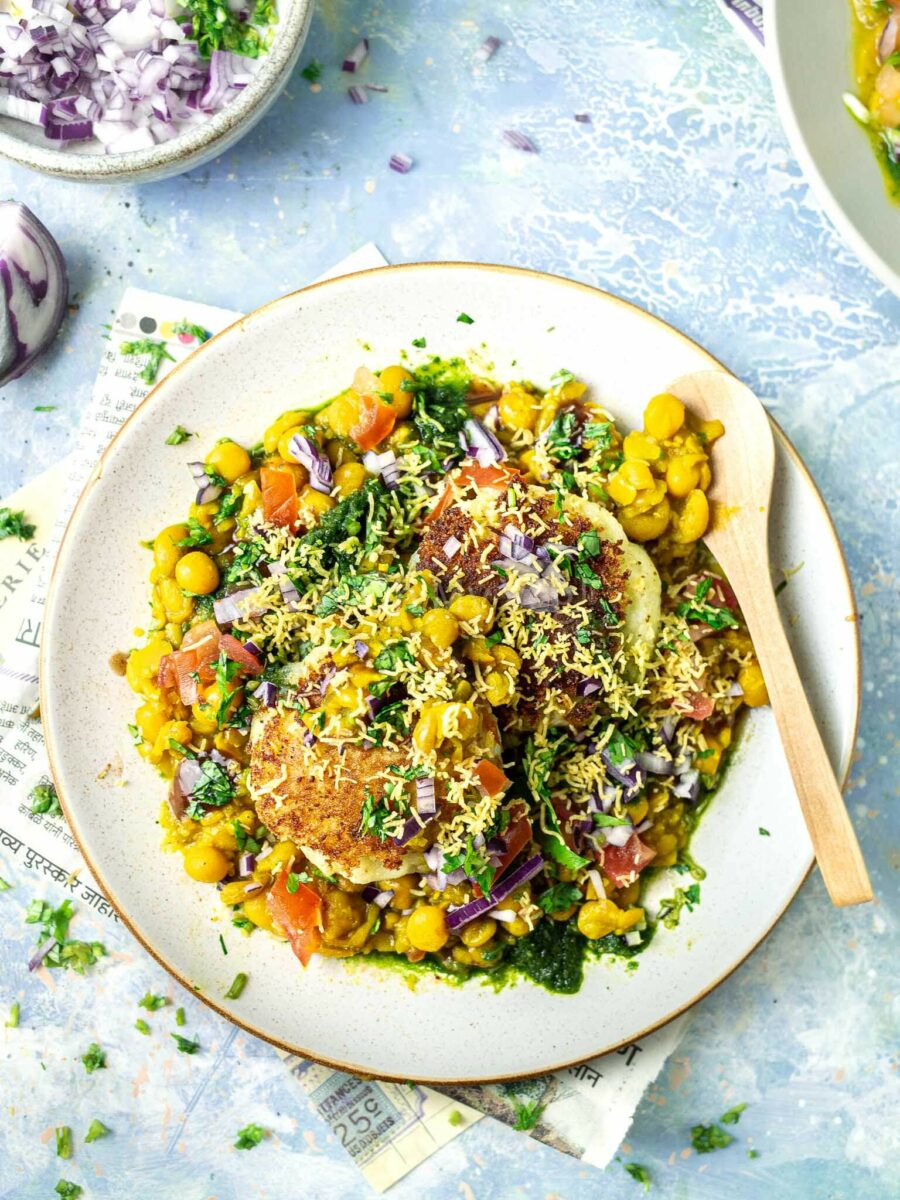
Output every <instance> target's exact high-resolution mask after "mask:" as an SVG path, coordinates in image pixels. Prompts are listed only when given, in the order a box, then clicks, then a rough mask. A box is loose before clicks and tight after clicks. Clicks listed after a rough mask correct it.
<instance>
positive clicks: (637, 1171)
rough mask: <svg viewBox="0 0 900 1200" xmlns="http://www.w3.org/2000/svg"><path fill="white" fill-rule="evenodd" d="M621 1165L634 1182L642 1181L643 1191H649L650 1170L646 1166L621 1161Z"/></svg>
mask: <svg viewBox="0 0 900 1200" xmlns="http://www.w3.org/2000/svg"><path fill="white" fill-rule="evenodd" d="M622 1166H623V1167H624V1168H625V1170H626V1171H627V1172H628V1174H629V1175H630V1176H631V1178H632V1179H633V1180H634V1181H635V1183H642V1184H643V1185H644V1191H645V1192H649V1191H650V1183H651V1179H650V1172H649V1171H648V1170H647V1168H646V1167H642V1166H641V1165H640V1163H622Z"/></svg>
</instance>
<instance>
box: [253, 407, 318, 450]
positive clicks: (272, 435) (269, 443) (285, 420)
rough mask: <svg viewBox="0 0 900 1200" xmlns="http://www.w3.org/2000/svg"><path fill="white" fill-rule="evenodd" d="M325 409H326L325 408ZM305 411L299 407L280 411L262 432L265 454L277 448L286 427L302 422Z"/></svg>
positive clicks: (292, 426) (294, 426)
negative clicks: (277, 416)
mask: <svg viewBox="0 0 900 1200" xmlns="http://www.w3.org/2000/svg"><path fill="white" fill-rule="evenodd" d="M326 411H327V410H326ZM306 415H307V414H306V413H304V412H302V411H301V410H300V409H296V408H294V409H289V410H288V412H285V413H282V414H281V416H280V417H279V418H278V419H277V420H276V421H273V422H272V424H271V425H270V426H269V428H268V429H267V430H266V432H265V433H264V434H263V449H264V450H265V452H266V454H274V453H275V452H276V450H277V449H278V443H279V441H280V439H281V436H282V434H283V433H285V432H286V431H287V430H288V429H291V428H294V429H296V427H297V426H298V425H301V424H302V423H303V420H304V418H305V417H306Z"/></svg>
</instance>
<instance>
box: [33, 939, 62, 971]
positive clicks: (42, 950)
mask: <svg viewBox="0 0 900 1200" xmlns="http://www.w3.org/2000/svg"><path fill="white" fill-rule="evenodd" d="M55 945H56V938H52V937H51V938H47V940H46V941H45V942H41V944H40V946H38V948H37V949H36V950H35V952H34V953H33V954H32V956H31V958H29V960H28V970H29V971H36V970H37V969H38V967H39V966H40V965H41V963H42V962H43V961H44V959H45V958H46V957H47V955H48V954H49V953H50V951H51V950H52V949H53V947H54V946H55Z"/></svg>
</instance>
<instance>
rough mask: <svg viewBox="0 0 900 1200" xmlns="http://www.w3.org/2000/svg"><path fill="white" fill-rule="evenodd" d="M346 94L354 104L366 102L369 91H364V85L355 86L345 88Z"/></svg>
mask: <svg viewBox="0 0 900 1200" xmlns="http://www.w3.org/2000/svg"><path fill="white" fill-rule="evenodd" d="M347 95H348V96H349V97H350V99H351V100H352V101H353V103H354V104H368V103H369V93H368V92H367V91H366V89H365V88H364V87H355V86H354V87H349V88H347Z"/></svg>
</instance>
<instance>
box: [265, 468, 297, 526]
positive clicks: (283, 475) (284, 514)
mask: <svg viewBox="0 0 900 1200" xmlns="http://www.w3.org/2000/svg"><path fill="white" fill-rule="evenodd" d="M259 482H260V485H261V487H262V498H263V516H264V517H265V519H266V520H267V521H268V522H269V524H270V525H285V526H287V528H288V529H290V530H291V531H292V532H293V531H295V530H296V528H297V526H298V524H299V523H300V506H299V503H298V500H297V483H296V480H295V479H294V475H293V472H292V471H290V470H288V469H287V468H286V467H263V468H262V469H261V470H260V472H259Z"/></svg>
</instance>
